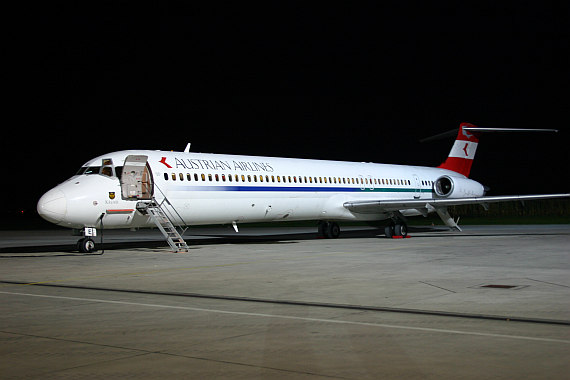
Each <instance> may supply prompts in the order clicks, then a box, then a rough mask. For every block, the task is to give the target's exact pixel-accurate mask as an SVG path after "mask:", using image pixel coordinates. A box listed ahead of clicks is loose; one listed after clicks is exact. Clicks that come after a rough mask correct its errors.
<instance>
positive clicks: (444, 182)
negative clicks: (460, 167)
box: [433, 175, 455, 198]
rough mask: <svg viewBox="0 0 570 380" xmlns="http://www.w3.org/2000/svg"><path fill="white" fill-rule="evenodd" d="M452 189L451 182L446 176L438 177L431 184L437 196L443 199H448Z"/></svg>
mask: <svg viewBox="0 0 570 380" xmlns="http://www.w3.org/2000/svg"><path fill="white" fill-rule="evenodd" d="M454 187H455V186H454V184H453V180H452V179H451V177H448V176H446V175H444V176H442V177H439V178H438V179H437V180H436V181H435V183H434V184H433V190H434V191H435V193H436V194H437V196H438V197H443V198H446V197H449V195H450V194H451V193H453V188H454Z"/></svg>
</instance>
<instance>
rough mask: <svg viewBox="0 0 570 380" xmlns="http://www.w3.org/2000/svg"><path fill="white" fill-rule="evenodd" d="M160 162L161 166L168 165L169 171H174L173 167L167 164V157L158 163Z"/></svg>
mask: <svg viewBox="0 0 570 380" xmlns="http://www.w3.org/2000/svg"><path fill="white" fill-rule="evenodd" d="M158 162H160V163H161V164H164V165H166V167H167V168H168V169H172V166H170V165H168V164H167V163H166V157H162V160H160V161H158Z"/></svg>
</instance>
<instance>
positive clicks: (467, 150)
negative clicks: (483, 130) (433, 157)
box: [438, 123, 481, 177]
mask: <svg viewBox="0 0 570 380" xmlns="http://www.w3.org/2000/svg"><path fill="white" fill-rule="evenodd" d="M469 128H474V129H478V127H476V126H474V125H473V124H469V123H461V124H460V125H459V132H458V133H457V138H456V139H455V143H454V144H453V147H451V151H450V152H449V155H448V156H447V159H446V160H445V162H444V163H442V164H441V165H439V166H438V168H442V169H448V170H452V171H454V172H457V173H459V174H463V175H464V176H465V177H469V173H470V172H471V165H472V164H473V159H474V158H475V152H476V151H477V144H479V136H480V135H481V134H480V133H479V132H474V131H470V130H469Z"/></svg>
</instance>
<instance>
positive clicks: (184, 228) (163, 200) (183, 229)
mask: <svg viewBox="0 0 570 380" xmlns="http://www.w3.org/2000/svg"><path fill="white" fill-rule="evenodd" d="M154 187H155V188H157V189H158V191H160V194H162V198H163V199H162V202H160V204H159V203H158V201H157V200H156V198H155V197H154V194H153V196H152V200H153V202H155V203H156V204H159V205H161V206H162V204H163V203H164V202H166V203H168V205H169V206H170V208H172V210H174V213H176V216H178V219H180V220H181V221H182V224H183V225H184V227H183V226H182V225H180V223H178V224H177V225H175V226H177V227H180V229H181V230H182V234H184V232H186V230H187V229H188V223H186V221H185V220H184V218H182V215H180V213H178V211H177V210H176V208H175V207H174V206H173V205H172V203H170V201H169V200H168V198H167V197H166V194H164V192H163V191H162V190H161V188H160V187H158V185H157V184H156V183H155V184H154ZM165 210H166V211H167V212H168V213H169V214H170V217H171V219H176V218H174V215H173V214H172V211H170V210H169V209H168V208H166V207H165ZM173 224H174V223H173ZM182 234H181V235H182Z"/></svg>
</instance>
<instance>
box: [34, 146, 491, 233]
mask: <svg viewBox="0 0 570 380" xmlns="http://www.w3.org/2000/svg"><path fill="white" fill-rule="evenodd" d="M133 157H138V158H137V159H133ZM130 160H135V161H136V160H138V163H136V162H135V163H132V164H133V165H134V166H132V169H133V170H131V166H130V165H131V162H130ZM137 165H138V166H137ZM137 168H138V169H137ZM139 169H140V172H139V171H137V170H139ZM442 177H447V178H452V179H453V181H454V182H455V183H456V185H455V186H454V188H453V189H452V190H453V191H451V189H450V193H449V194H446V197H449V198H461V197H480V196H482V195H483V193H484V188H483V186H482V185H481V184H479V183H478V182H476V181H473V180H470V179H468V178H466V177H465V176H464V175H462V174H459V173H456V172H454V171H451V170H446V169H440V168H432V167H422V166H405V165H388V164H374V163H355V162H341V161H325V160H308V159H291V158H274V157H256V156H236V155H222V154H205V153H185V152H165V151H140V150H136V151H135V150H133V151H119V152H113V153H109V154H106V155H103V156H100V157H97V158H95V159H93V160H91V161H89V162H87V163H86V164H85V165H84V166H83V167H82V168H81V169H80V171H79V172H78V174H77V175H75V176H73V177H71V178H70V179H68V180H67V181H65V182H63V183H61V184H60V185H58V186H56V187H55V188H54V189H52V190H50V191H48V192H47V193H46V194H45V195H44V196H43V197H42V199H40V202H39V203H38V211H39V212H40V214H41V215H42V216H43V217H44V218H45V219H47V220H49V221H51V222H53V223H56V224H58V225H61V226H65V227H69V228H84V227H98V226H99V225H100V219H101V218H102V216H104V219H103V220H104V227H105V228H138V227H151V226H153V222H152V221H151V220H150V218H149V216H148V215H145V214H144V213H141V212H139V211H137V207H136V206H137V203H138V202H140V201H141V200H145V199H151V198H152V197H154V198H155V199H156V200H157V201H161V200H163V199H164V198H167V200H168V201H169V202H170V204H171V205H172V208H173V209H175V210H176V212H177V213H178V214H179V216H180V218H181V220H182V221H183V223H184V224H186V225H202V224H226V223H227V224H229V223H246V222H273V221H295V220H327V221H343V220H350V221H377V220H383V219H388V218H389V217H390V214H389V213H387V212H377V213H374V212H373V213H355V212H353V211H351V210H349V209H347V208H346V207H344V206H343V205H344V204H345V203H346V202H351V201H365V200H368V199H369V200H378V199H386V200H390V199H398V200H406V199H409V200H422V199H426V200H429V199H434V198H438V193H437V192H436V191H435V188H434V183H435V182H436V181H437V180H438V179H440V178H442ZM427 211H428V212H431V211H433V209H430V208H429V207H428V208H427ZM420 214H422V212H420V211H419V210H415V209H406V210H402V215H404V216H413V215H420Z"/></svg>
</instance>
